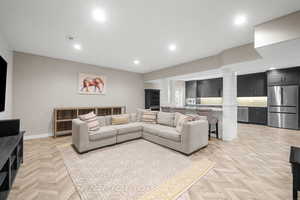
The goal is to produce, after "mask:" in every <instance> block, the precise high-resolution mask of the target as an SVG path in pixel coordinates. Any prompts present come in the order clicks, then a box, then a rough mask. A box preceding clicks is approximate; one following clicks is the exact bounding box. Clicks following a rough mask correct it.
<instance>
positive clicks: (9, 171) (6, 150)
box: [0, 119, 25, 200]
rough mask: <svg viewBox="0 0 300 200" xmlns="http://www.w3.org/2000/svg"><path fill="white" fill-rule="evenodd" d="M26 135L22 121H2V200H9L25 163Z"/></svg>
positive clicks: (0, 180) (0, 188)
mask: <svg viewBox="0 0 300 200" xmlns="http://www.w3.org/2000/svg"><path fill="white" fill-rule="evenodd" d="M24 133H25V132H24V131H20V120H18V119H15V120H2V121H0V200H5V199H7V196H8V194H9V191H10V189H11V188H12V184H13V182H14V179H15V177H16V175H17V172H18V169H19V168H20V166H21V163H23V135H24Z"/></svg>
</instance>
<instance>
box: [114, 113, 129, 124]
mask: <svg viewBox="0 0 300 200" xmlns="http://www.w3.org/2000/svg"><path fill="white" fill-rule="evenodd" d="M129 117H130V116H129V114H123V115H113V116H111V124H112V125H119V124H127V123H129Z"/></svg>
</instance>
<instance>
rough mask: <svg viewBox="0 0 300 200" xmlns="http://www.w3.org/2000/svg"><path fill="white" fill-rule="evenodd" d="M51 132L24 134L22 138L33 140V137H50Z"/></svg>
mask: <svg viewBox="0 0 300 200" xmlns="http://www.w3.org/2000/svg"><path fill="white" fill-rule="evenodd" d="M52 136H53V134H52V133H45V134H38V135H26V134H25V136H24V140H34V139H39V138H47V137H52Z"/></svg>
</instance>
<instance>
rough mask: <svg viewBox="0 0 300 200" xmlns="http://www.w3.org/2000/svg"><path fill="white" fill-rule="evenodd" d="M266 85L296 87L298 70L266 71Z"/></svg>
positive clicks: (299, 75)
mask: <svg viewBox="0 0 300 200" xmlns="http://www.w3.org/2000/svg"><path fill="white" fill-rule="evenodd" d="M267 74H268V85H269V86H272V85H298V84H299V83H300V81H299V77H300V68H299V67H298V68H289V69H281V70H272V71H268V72H267Z"/></svg>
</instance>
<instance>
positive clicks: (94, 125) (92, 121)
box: [79, 112, 100, 131]
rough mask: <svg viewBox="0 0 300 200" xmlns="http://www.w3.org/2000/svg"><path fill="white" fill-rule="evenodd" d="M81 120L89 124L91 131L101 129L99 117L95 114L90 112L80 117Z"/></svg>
mask: <svg viewBox="0 0 300 200" xmlns="http://www.w3.org/2000/svg"><path fill="white" fill-rule="evenodd" d="M79 119H80V120H82V121H85V122H86V123H87V127H88V130H89V131H96V130H98V129H99V128H100V125H99V122H98V119H97V116H96V115H95V114H94V112H90V113H88V114H85V115H80V116H79Z"/></svg>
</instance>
